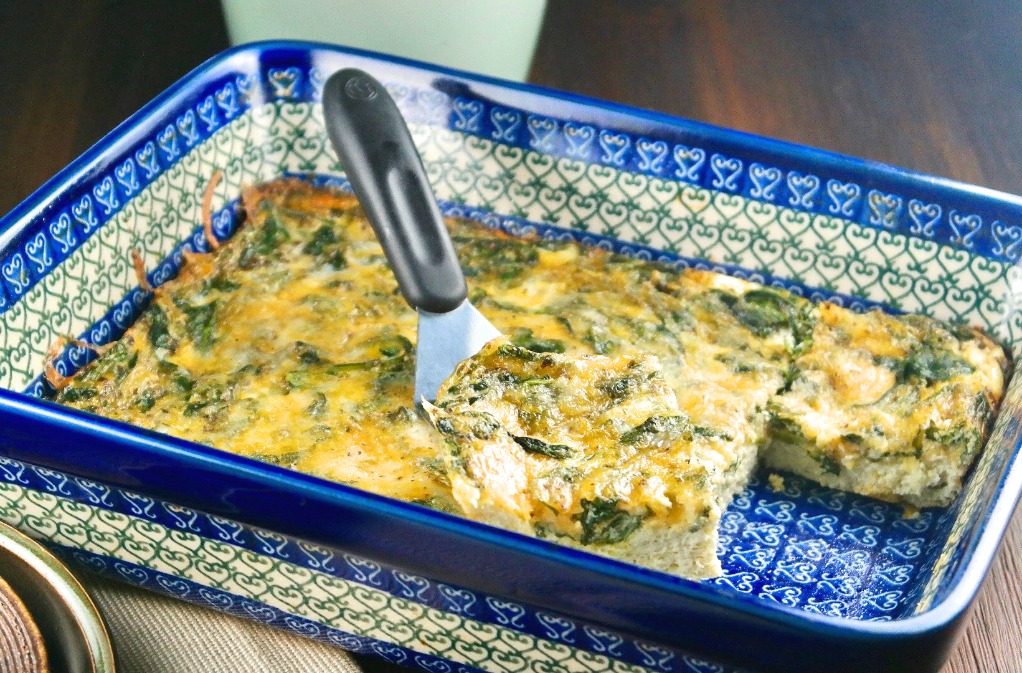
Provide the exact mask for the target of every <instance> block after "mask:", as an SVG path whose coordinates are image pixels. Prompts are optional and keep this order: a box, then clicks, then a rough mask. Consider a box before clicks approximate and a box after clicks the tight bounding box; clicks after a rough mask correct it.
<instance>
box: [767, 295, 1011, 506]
mask: <svg viewBox="0 0 1022 673" xmlns="http://www.w3.org/2000/svg"><path fill="white" fill-rule="evenodd" d="M1007 367H1008V361H1007V358H1006V357H1005V354H1004V351H1003V349H1002V348H1001V347H1000V346H998V345H997V344H996V343H994V342H993V341H992V340H991V339H989V338H988V337H987V336H985V335H984V334H982V333H981V332H979V331H978V330H975V329H972V328H966V327H961V328H953V327H950V326H948V325H946V324H943V323H940V322H937V321H935V320H931V319H929V318H925V317H922V316H892V315H888V314H886V313H883V312H881V311H876V310H874V311H870V312H868V313H854V312H852V311H849V310H847V309H844V308H841V307H838V306H834V305H833V304H829V303H824V304H821V305H820V306H819V309H818V319H817V320H816V323H815V327H814V329H813V331H812V336H811V338H810V339H809V342H808V345H807V348H806V349H805V351H804V352H803V353H801V354H800V355H798V357H796V358H795V359H794V361H793V362H792V365H791V372H790V375H789V382H788V384H787V386H786V387H785V389H783V390H781V391H780V392H779V393H778V394H777V395H775V396H774V397H773V399H772V400H771V402H770V405H769V408H770V413H771V419H770V438H771V441H770V443H769V445H768V446H767V447H766V450H765V451H764V452H763V453H762V454H761V457H762V459H763V461H764V462H765V464H766V465H768V466H771V467H774V468H778V469H784V470H790V471H792V472H795V473H797V474H801V475H804V476H806V477H809V478H810V479H814V480H815V481H818V482H820V483H821V484H824V485H826V486H831V487H834V488H839V489H842V490H847V491H854V492H855V493H861V494H863V495H868V496H872V497H874V498H879V499H881V500H888V501H891V502H901V503H906V504H909V505H913V506H916V507H937V506H944V505H947V504H949V503H950V502H951V501H952V500H953V499H954V498H955V496H957V494H958V492H959V491H960V489H961V484H962V479H963V478H964V476H965V473H966V471H967V470H968V468H969V465H971V463H972V461H973V458H975V456H976V454H977V452H978V451H979V449H980V447H981V446H982V445H983V442H984V440H985V437H986V434H987V426H988V422H989V420H990V418H991V416H992V410H993V409H994V408H996V406H997V403H998V402H999V401H1000V398H1001V394H1002V390H1003V387H1004V377H1005V373H1006V370H1007Z"/></svg>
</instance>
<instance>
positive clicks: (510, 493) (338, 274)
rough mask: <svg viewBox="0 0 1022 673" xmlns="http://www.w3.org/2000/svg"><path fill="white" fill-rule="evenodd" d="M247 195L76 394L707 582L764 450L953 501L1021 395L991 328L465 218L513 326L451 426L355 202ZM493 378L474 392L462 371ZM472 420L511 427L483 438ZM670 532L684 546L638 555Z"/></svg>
mask: <svg viewBox="0 0 1022 673" xmlns="http://www.w3.org/2000/svg"><path fill="white" fill-rule="evenodd" d="M243 207H244V210H245V213H246V221H245V222H244V223H243V224H242V225H241V227H240V228H239V231H238V232H237V233H236V234H235V235H234V236H233V237H232V239H231V240H230V241H228V242H227V243H225V244H224V245H223V246H222V247H221V248H220V249H219V250H217V251H215V252H213V253H209V254H188V255H187V256H186V263H185V264H184V266H183V268H182V270H181V271H180V273H179V275H178V276H177V277H176V278H174V279H172V280H170V281H168V282H166V283H164V284H163V285H162V286H160V287H158V288H155V289H154V290H153V291H152V300H151V302H150V304H149V306H148V308H146V309H145V311H144V312H143V313H142V315H141V317H140V318H139V319H138V320H137V321H136V323H135V324H134V325H133V326H132V327H131V328H130V329H129V330H128V331H127V332H126V333H125V335H124V336H123V337H122V338H121V339H120V340H119V341H117V342H116V343H115V344H114V345H113V346H111V347H107V348H104V352H103V354H102V355H101V356H100V357H98V358H97V360H96V361H95V362H93V363H92V364H90V365H89V366H87V367H85V368H83V369H82V370H81V371H80V372H78V373H77V374H76V375H75V376H73V377H72V378H70V379H69V380H64V379H63V378H62V377H60V376H58V375H54V376H52V377H51V379H52V382H53V383H54V384H56V386H57V387H58V389H59V390H58V392H57V393H56V396H55V399H56V400H57V401H58V402H61V403H63V404H68V405H72V406H76V407H78V408H81V409H85V410H88V411H92V412H95V413H98V414H102V415H105V416H109V417H112V418H116V419H119V420H123V421H127V422H129V423H133V424H135V425H138V426H141V427H144V428H149V429H152V430H157V431H160V432H164V433H167V434H171V435H175V436H178V437H182V438H185V439H190V440H193V441H197V442H200V443H203V444H208V445H210V446H214V447H217V448H219V449H223V450H226V451H230V452H233V453H237V454H240V455H244V456H249V457H253V458H257V459H260V460H264V461H268V462H271V463H274V464H277V465H281V466H284V467H288V468H293V469H296V470H300V471H303V472H306V473H309V474H313V475H317V476H320V477H324V478H327V479H332V480H335V481H338V482H342V483H346V484H349V485H352V486H355V487H358V488H362V489H365V490H369V491H373V492H376V493H379V494H382V495H386V496H390V497H395V498H399V499H402V500H406V501H410V502H416V503H420V504H423V505H427V506H431V507H435V508H438V509H442V510H445V511H449V512H454V513H460V514H468V515H470V516H476V517H479V518H482V519H484V520H491V521H494V522H496V523H498V524H500V525H504V526H507V527H511V528H514V529H515V530H519V531H523V532H526V533H530V534H541V535H547V536H548V537H550V538H552V539H556V540H561V541H565V542H567V543H568V544H572V545H576V546H579V545H580V546H584V547H586V548H587V549H590V550H594V551H597V552H603V553H607V554H611V555H614V556H618V557H621V558H626V559H628V560H633V561H635V562H637V563H642V564H645V565H653V566H654V567H658V568H661V569H665V570H669V571H671V572H677V573H679V574H683V575H686V576H690V577H704V576H708V575H712V574H715V573H717V572H719V565H717V564H716V561H715V559H712V558H711V557H712V547H713V545H712V539H713V535H714V530H713V529H714V527H715V525H716V524H715V522H716V519H715V517H717V516H719V512H720V511H721V510H723V509H724V508H725V507H726V506H727V504H728V503H729V502H730V499H731V498H732V496H733V495H734V494H735V493H736V492H738V491H740V490H741V489H743V488H744V487H745V485H746V484H747V482H748V480H749V478H750V475H751V474H752V472H753V470H754V469H755V466H756V462H757V457H758V456H759V457H760V459H763V460H765V461H766V463H767V464H768V465H773V466H776V467H779V468H784V469H791V470H794V471H796V472H799V473H801V474H806V475H808V476H810V477H812V478H815V479H817V480H819V481H821V482H823V483H826V484H829V485H835V486H837V487H839V488H849V489H853V490H857V491H858V492H862V493H865V494H867V495H873V496H875V497H881V498H884V499H888V500H894V501H898V502H906V503H912V504H917V505H928V504H942V503H944V502H946V501H947V500H948V499H950V498H952V497H954V494H955V493H957V491H958V489H959V488H960V483H961V478H962V475H964V473H965V472H966V470H967V469H968V466H969V462H970V461H971V459H972V458H973V457H974V456H975V453H976V452H977V451H978V449H979V447H980V446H981V445H982V442H983V441H984V439H985V437H986V432H987V425H988V419H989V417H990V416H991V410H993V409H994V408H995V407H996V405H997V403H998V401H999V400H1000V397H1001V394H1002V387H1003V381H1004V379H1005V373H1006V368H1007V359H1006V358H1005V356H1004V353H1003V350H1002V349H1001V348H1000V347H999V346H997V345H996V344H995V343H993V342H992V341H991V340H990V339H989V338H988V337H986V336H985V335H983V334H982V333H980V332H978V331H976V330H971V329H967V328H957V327H950V326H947V325H943V324H941V323H938V322H936V321H932V320H929V319H925V318H918V317H908V318H906V317H895V316H890V315H887V314H883V313H879V312H874V313H867V314H856V313H853V312H851V311H847V310H845V309H842V308H840V307H837V306H834V305H831V304H814V303H811V302H809V301H807V300H805V299H802V298H801V297H798V296H796V295H794V294H791V293H789V292H786V291H784V290H781V289H777V288H771V287H765V286H762V285H760V284H756V283H752V282H749V281H744V280H740V279H737V278H732V277H729V276H724V275H720V274H714V273H710V272H705V271H695V270H679V269H676V268H673V267H670V266H667V265H663V264H657V263H653V262H648V261H643V260H639V259H634V258H631V257H626V256H623V255H619V254H614V253H610V252H607V251H604V250H600V249H595V248H590V247H586V246H582V245H580V244H577V243H574V242H570V241H551V240H529V239H520V238H515V237H511V236H509V235H507V234H504V233H502V232H500V231H497V230H493V229H490V228H487V227H485V226H483V225H480V224H478V223H474V222H468V221H464V220H451V221H450V222H449V223H448V224H449V228H450V231H451V235H452V239H453V241H454V244H455V248H456V250H457V252H458V255H459V259H460V261H461V263H462V267H463V269H464V271H465V274H466V277H467V280H468V284H469V287H470V288H471V289H470V296H471V300H472V302H473V304H474V305H475V306H476V307H477V308H478V309H479V310H480V311H481V312H483V313H484V314H485V315H486V316H487V318H489V319H490V321H491V322H492V323H493V324H494V325H495V326H497V328H498V329H500V330H501V332H502V333H503V334H504V335H505V339H504V340H503V341H501V342H500V343H499V344H495V345H493V346H492V347H491V348H488V349H486V350H484V351H483V353H481V354H480V356H479V358H480V359H476V360H473V361H470V362H469V363H466V364H465V365H464V366H463V367H462V368H459V374H458V375H456V377H455V379H452V380H451V381H449V382H448V383H447V384H446V385H445V391H446V394H447V395H448V397H447V398H445V399H446V400H447V403H445V402H444V399H441V400H440V401H438V405H437V409H438V410H439V412H437V413H435V414H434V419H435V421H436V423H437V426H438V427H441V426H442V427H441V430H442V431H439V432H438V431H437V429H436V428H434V427H433V425H432V424H431V423H430V422H429V421H428V420H427V419H426V418H424V417H423V416H422V415H421V414H420V413H419V412H418V411H417V409H416V406H415V403H414V401H413V400H412V394H413V388H414V386H413V384H414V380H413V378H414V371H415V362H414V359H415V347H414V341H415V325H416V315H415V312H414V311H413V310H412V309H411V308H409V307H408V305H407V304H406V303H405V301H404V300H403V299H402V297H401V296H400V294H399V292H398V289H397V285H396V282H395V281H394V278H393V275H392V273H391V272H390V269H389V267H388V266H387V263H386V260H385V257H384V255H383V251H382V249H381V248H380V246H379V244H378V243H377V242H376V239H375V236H374V234H373V232H372V230H371V228H370V227H369V225H368V223H367V222H366V221H365V218H364V216H363V214H362V213H361V210H360V209H359V207H358V204H357V203H356V201H355V200H354V198H353V197H351V196H350V195H347V194H344V193H341V192H337V191H334V190H331V189H327V188H318V187H314V186H311V185H310V184H309V183H307V182H304V181H300V180H280V181H276V182H273V183H270V184H267V185H263V186H260V187H256V188H252V189H248V190H246V191H245V193H244V194H243ZM512 354H517V356H518V357H517V359H516V358H511V357H510V356H511V355H512ZM533 356H537V357H538V358H539V359H534V358H533ZM547 363H549V364H547ZM550 367H552V368H553V369H552V370H550V371H545V370H544V368H550ZM541 370H543V371H541ZM553 372H556V376H555V375H554V373H553ZM638 373H641V376H640V377H639V378H642V377H647V378H644V379H643V383H642V384H641V385H630V384H627V383H621V384H619V385H620V389H618V388H616V387H615V384H614V383H613V381H618V380H620V381H632V380H635V376H633V374H638ZM500 376H504V378H503V379H499V377H500ZM546 376H549V377H550V378H551V380H552V381H553V380H556V384H554V383H549V384H548V383H546V382H545V379H544V377H546ZM458 377H460V378H458ZM494 377H497V378H498V379H499V380H500V381H503V382H502V383H500V385H499V386H491V387H489V388H488V390H489V391H490V392H488V393H487V395H484V396H479V395H473V396H471V397H473V398H475V399H471V401H470V398H469V397H464V390H465V389H464V388H463V387H459V386H461V385H462V384H464V385H468V386H471V385H474V384H477V383H480V382H483V381H491V380H492V381H496V380H497V379H494ZM505 379H506V380H505ZM458 381H462V383H458ZM576 384H577V385H576ZM488 385H489V384H488ZM601 386H603V387H602V388H601ZM455 389H458V390H460V391H461V392H456V390H455ZM587 390H596V391H598V394H595V395H591V396H584V397H583V396H580V395H579V391H587ZM494 391H499V394H498V393H497V392H494ZM612 391H613V394H614V395H617V397H613V395H612V394H611V392H612ZM526 402H527V404H526ZM518 403H520V404H522V405H524V406H521V407H515V404H518ZM530 405H531V406H530ZM570 408H574V409H575V410H576V411H575V412H572V413H570V414H569V413H567V412H566V411H565V410H566V409H570ZM530 409H531V410H532V412H529V410H530ZM498 410H499V413H498ZM529 413H535V414H538V415H537V416H535V417H533V416H530V415H529ZM473 414H474V415H476V416H478V415H479V414H485V415H488V416H490V417H491V418H493V419H495V420H496V422H497V423H498V425H499V426H500V428H501V429H500V431H496V430H495V431H494V432H493V433H491V434H490V436H489V438H487V437H481V436H480V435H479V433H478V432H477V431H478V430H479V428H480V427H482V426H480V425H479V424H478V423H477V422H474V421H473V422H469V420H466V419H471V418H473ZM572 414H574V415H572ZM644 415H645V416H644ZM643 416H644V417H643ZM568 417H572V418H575V419H576V421H578V422H580V423H581V422H583V421H587V422H591V423H592V427H584V426H580V425H577V424H576V425H575V426H571V428H573V429H570V432H568V434H567V435H565V434H564V432H567V430H565V428H564V427H562V426H560V425H558V423H560V420H558V421H557V422H556V423H555V422H553V420H557V419H561V420H563V419H565V418H568ZM543 418H546V419H547V421H550V422H547V421H543V420H542V419H543ZM551 419H553V420H551ZM667 419H674V420H667ZM516 423H517V425H515V424H516ZM642 428H645V429H646V430H648V431H650V433H652V434H649V436H648V437H647V436H646V434H643V433H644V432H645V431H643V430H640V429H642ZM630 433H631V434H630ZM483 434H486V433H483ZM516 438H517V439H516ZM523 438H524V439H523ZM636 438H640V439H636ZM489 439H493V440H494V441H497V442H498V444H499V445H494V446H492V447H491V446H489V445H487V441H488V440H489ZM647 440H648V441H647ZM523 442H524V443H523ZM452 443H453V444H456V445H458V447H459V448H458V451H460V452H461V454H460V455H461V458H463V461H462V462H459V461H457V460H455V459H454V458H456V457H457V456H453V454H452ZM526 445H528V446H526ZM542 446H546V447H562V446H564V447H569V449H570V451H567V453H566V454H565V456H564V457H563V458H558V457H556V456H551V455H547V454H544V453H543V450H542V448H540V447H542ZM551 451H552V452H554V453H557V452H565V449H562V448H556V449H549V450H548V453H549V452H551ZM475 452H478V453H479V454H480V455H482V454H485V453H486V452H493V455H495V456H499V458H500V459H499V460H494V461H493V462H492V463H491V462H487V461H484V460H482V459H481V458H480V459H478V460H477V459H474V458H473V454H474V453H475ZM515 461H518V462H517V463H516V462H515ZM913 461H915V462H913ZM490 467H492V468H493V469H494V470H497V469H498V468H499V469H500V470H503V471H502V472H495V473H494V474H488V473H487V472H486V470H487V469H489V468H490ZM565 468H568V469H567V470H565ZM558 469H560V470H561V472H562V474H561V476H559V477H558V476H556V475H555V473H556V472H557V471H558ZM569 472H570V473H573V474H575V476H574V477H572V478H571V479H568V476H569ZM547 473H549V474H547ZM881 473H883V475H885V478H880V476H878V475H880V474H881ZM507 475H512V476H513V478H514V479H515V480H517V481H515V482H514V483H515V484H516V486H515V488H514V489H512V490H508V484H506V483H504V481H503V479H504V477H505V476H507ZM508 478H511V477H508ZM517 485H522V488H518V486H517ZM501 488H504V489H505V490H506V493H503V492H500V491H499V489H501ZM502 499H503V500H502ZM526 499H528V500H530V502H528V503H527V502H525V500H526ZM497 502H505V503H510V504H508V507H507V508H503V507H504V505H501V506H500V507H497V506H496V505H493V504H492V503H497ZM502 508H503V509H502ZM526 513H527V515H526ZM685 531H689V533H686V532H685ZM686 535H687V537H686ZM674 538H677V539H678V540H682V541H681V542H678V541H677V540H676V541H675V542H674V543H671V540H672V539H674ZM696 538H699V540H697V539H696ZM665 540H666V541H667V543H666V544H663V542H664V541H665ZM654 547H657V548H663V549H665V550H673V551H668V552H665V553H664V554H661V555H660V556H656V555H652V554H647V553H645V552H644V551H640V550H648V549H652V548H654Z"/></svg>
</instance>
